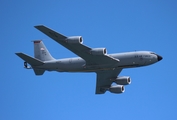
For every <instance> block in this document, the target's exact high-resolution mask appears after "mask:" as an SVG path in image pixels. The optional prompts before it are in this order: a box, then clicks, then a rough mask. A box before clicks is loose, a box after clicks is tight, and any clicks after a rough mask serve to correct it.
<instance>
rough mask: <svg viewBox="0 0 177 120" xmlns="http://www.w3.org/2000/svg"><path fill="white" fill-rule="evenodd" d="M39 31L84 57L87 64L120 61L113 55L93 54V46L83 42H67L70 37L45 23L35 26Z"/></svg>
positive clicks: (104, 63) (115, 62)
mask: <svg viewBox="0 0 177 120" xmlns="http://www.w3.org/2000/svg"><path fill="white" fill-rule="evenodd" d="M35 28H37V29H38V30H39V31H41V32H43V33H44V34H46V35H47V36H49V37H50V38H52V39H53V40H55V41H56V42H58V43H59V44H61V45H62V46H64V47H66V48H67V49H68V50H70V51H72V52H73V53H75V54H76V55H78V56H79V57H81V58H83V59H84V60H85V61H86V64H87V65H99V64H102V65H106V64H107V63H109V64H117V63H118V62H119V60H118V59H115V58H113V57H111V56H108V55H92V54H90V53H89V51H90V50H92V48H90V47H87V46H85V45H83V44H72V43H67V42H66V39H67V38H68V37H66V36H64V35H62V34H60V33H58V32H55V31H54V30H52V29H49V28H47V27H45V26H43V25H39V26H35Z"/></svg>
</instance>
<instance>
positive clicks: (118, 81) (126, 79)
mask: <svg viewBox="0 0 177 120" xmlns="http://www.w3.org/2000/svg"><path fill="white" fill-rule="evenodd" d="M112 80H113V81H114V82H115V83H116V84H119V85H129V84H130V83H131V79H130V77H127V76H123V77H117V78H116V79H112Z"/></svg>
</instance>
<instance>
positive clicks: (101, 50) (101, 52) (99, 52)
mask: <svg viewBox="0 0 177 120" xmlns="http://www.w3.org/2000/svg"><path fill="white" fill-rule="evenodd" d="M90 54H92V55H105V54H107V50H106V48H93V49H92V50H90Z"/></svg>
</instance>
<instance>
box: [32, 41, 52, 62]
mask: <svg viewBox="0 0 177 120" xmlns="http://www.w3.org/2000/svg"><path fill="white" fill-rule="evenodd" d="M33 42H34V57H35V58H37V59H39V60H41V61H50V60H54V58H53V57H52V56H51V55H50V53H49V51H48V50H47V48H46V47H45V45H44V43H43V42H42V41H41V40H35V41H33Z"/></svg>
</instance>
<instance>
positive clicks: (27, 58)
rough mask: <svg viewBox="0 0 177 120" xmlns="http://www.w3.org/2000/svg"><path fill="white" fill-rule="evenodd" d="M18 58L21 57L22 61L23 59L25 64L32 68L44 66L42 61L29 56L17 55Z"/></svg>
mask: <svg viewBox="0 0 177 120" xmlns="http://www.w3.org/2000/svg"><path fill="white" fill-rule="evenodd" d="M15 54H16V55H17V56H19V57H20V58H21V59H23V60H24V61H25V62H27V63H29V64H30V65H32V66H38V65H42V64H44V63H43V62H42V61H40V60H38V59H36V58H33V57H31V56H28V55H26V54H24V53H15Z"/></svg>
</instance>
